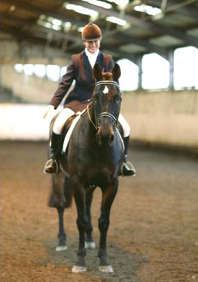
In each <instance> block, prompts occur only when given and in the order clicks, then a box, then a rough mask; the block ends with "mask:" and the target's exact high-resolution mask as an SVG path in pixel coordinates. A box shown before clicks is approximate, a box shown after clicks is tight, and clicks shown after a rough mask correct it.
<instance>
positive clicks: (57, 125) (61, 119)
mask: <svg viewBox="0 0 198 282" xmlns="http://www.w3.org/2000/svg"><path fill="white" fill-rule="evenodd" d="M73 114H75V112H74V111H72V110H71V109H70V108H65V109H62V110H61V112H60V113H59V115H58V117H57V118H56V120H55V122H54V127H53V131H54V133H56V134H61V130H62V128H63V125H64V124H65V122H66V120H67V119H68V118H70V117H71V116H72V115H73ZM118 121H119V122H120V124H121V126H122V129H123V133H124V137H128V136H129V134H130V125H129V124H128V122H127V121H126V119H125V118H124V117H123V116H122V115H121V114H120V115H119V118H118Z"/></svg>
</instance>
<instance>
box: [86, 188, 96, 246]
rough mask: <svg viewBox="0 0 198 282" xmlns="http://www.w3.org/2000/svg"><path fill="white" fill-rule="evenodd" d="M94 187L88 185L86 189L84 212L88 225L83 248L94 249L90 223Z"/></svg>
mask: <svg viewBox="0 0 198 282" xmlns="http://www.w3.org/2000/svg"><path fill="white" fill-rule="evenodd" d="M95 188H96V187H90V188H89V189H88V190H87V191H86V214H87V220H88V225H87V227H86V231H85V248H86V249H95V247H96V244H95V242H94V240H93V237H92V231H93V226H92V223H91V203H92V200H93V192H94V190H95Z"/></svg>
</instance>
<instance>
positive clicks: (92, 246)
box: [85, 242, 96, 249]
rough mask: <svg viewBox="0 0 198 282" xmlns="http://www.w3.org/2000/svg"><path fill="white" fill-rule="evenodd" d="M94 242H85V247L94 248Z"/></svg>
mask: <svg viewBox="0 0 198 282" xmlns="http://www.w3.org/2000/svg"><path fill="white" fill-rule="evenodd" d="M95 248H96V244H95V242H85V249H95Z"/></svg>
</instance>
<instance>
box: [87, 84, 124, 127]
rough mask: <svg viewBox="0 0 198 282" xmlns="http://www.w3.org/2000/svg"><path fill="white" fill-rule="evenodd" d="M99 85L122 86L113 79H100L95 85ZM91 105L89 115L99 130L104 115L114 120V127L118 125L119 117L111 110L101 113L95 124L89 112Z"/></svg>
mask: <svg viewBox="0 0 198 282" xmlns="http://www.w3.org/2000/svg"><path fill="white" fill-rule="evenodd" d="M99 85H114V86H116V87H118V88H120V86H119V84H118V83H117V82H116V81H111V80H102V81H98V82H97V83H96V85H95V87H97V86H99ZM89 106H90V105H88V106H87V113H88V117H89V120H90V122H91V123H92V125H93V126H94V127H95V129H96V130H97V131H98V129H99V127H100V125H101V118H103V117H108V118H110V119H111V120H113V127H116V125H117V118H116V117H115V116H114V115H112V114H111V113H109V112H102V113H100V114H99V116H98V117H97V119H96V124H95V123H94V122H93V120H92V119H91V115H90V112H89Z"/></svg>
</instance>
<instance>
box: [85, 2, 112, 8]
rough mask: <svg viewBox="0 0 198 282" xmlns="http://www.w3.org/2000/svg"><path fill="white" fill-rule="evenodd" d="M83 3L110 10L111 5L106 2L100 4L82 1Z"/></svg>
mask: <svg viewBox="0 0 198 282" xmlns="http://www.w3.org/2000/svg"><path fill="white" fill-rule="evenodd" d="M82 1H84V2H88V3H89V4H92V5H95V6H98V7H102V8H104V9H111V8H112V5H111V4H109V3H106V2H102V1H97V0H82Z"/></svg>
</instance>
